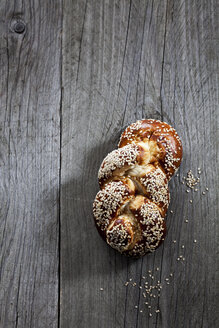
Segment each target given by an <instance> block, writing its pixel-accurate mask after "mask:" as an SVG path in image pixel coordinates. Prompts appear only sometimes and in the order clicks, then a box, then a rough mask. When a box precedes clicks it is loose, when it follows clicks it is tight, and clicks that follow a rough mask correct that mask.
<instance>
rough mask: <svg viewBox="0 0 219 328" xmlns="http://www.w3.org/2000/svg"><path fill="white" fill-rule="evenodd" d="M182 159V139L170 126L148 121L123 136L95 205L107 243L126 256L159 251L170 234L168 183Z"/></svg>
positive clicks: (107, 162)
mask: <svg viewBox="0 0 219 328" xmlns="http://www.w3.org/2000/svg"><path fill="white" fill-rule="evenodd" d="M181 159H182V144H181V141H180V138H179V136H178V134H177V132H176V131H175V129H173V128H172V127H171V126H170V125H168V124H167V123H165V122H161V121H158V120H152V119H149V120H142V121H137V122H136V123H133V124H131V125H130V126H128V127H127V128H126V130H125V131H124V132H123V134H122V136H121V138H120V141H119V145H118V149H116V150H113V151H112V152H111V153H109V154H108V155H107V156H106V157H105V159H104V160H103V162H102V164H101V166H100V169H99V173H98V179H99V185H100V189H101V190H100V191H99V192H98V193H97V195H96V198H95V200H94V204H93V214H94V219H95V223H96V227H97V229H98V231H99V233H100V234H101V236H102V237H103V239H104V240H105V241H106V242H107V243H108V244H109V245H110V246H111V247H113V248H114V249H116V250H118V251H119V252H120V253H123V254H125V255H129V256H133V257H140V256H143V255H145V254H146V253H148V252H152V251H154V250H155V249H156V248H157V247H158V246H159V245H160V244H161V242H162V241H163V240H164V237H165V234H166V223H165V220H164V217H165V215H166V212H167V209H168V206H169V201H170V194H169V189H168V181H169V180H170V179H171V177H172V176H173V174H174V173H175V172H176V170H177V169H178V167H179V165H180V162H181Z"/></svg>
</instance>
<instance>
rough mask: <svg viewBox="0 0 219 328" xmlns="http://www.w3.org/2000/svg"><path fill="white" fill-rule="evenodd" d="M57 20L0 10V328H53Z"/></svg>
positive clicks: (13, 8)
mask: <svg viewBox="0 0 219 328" xmlns="http://www.w3.org/2000/svg"><path fill="white" fill-rule="evenodd" d="M61 13H62V9H61V4H60V2H59V1H51V2H48V1H42V2H41V1H37V0H35V1H1V4H0V16H1V21H0V26H1V28H0V30H1V36H0V53H1V59H0V60H1V64H0V72H1V73H0V95H1V112H0V122H1V123H0V129H1V142H0V151H1V168H0V170H1V227H0V241H1V249H0V259H1V264H0V268H1V283H0V285H1V293H0V302H1V307H0V326H1V327H7V328H11V327H22V328H24V327H31V328H32V327H57V325H58V263H59V260H58V239H59V215H58V214H59V203H58V194H59V191H58V188H59V169H60V160H59V159H60V124H59V122H60V118H59V109H60V92H61V87H60V53H61V49H60V45H61V42H60V41H61V40H60V28H61ZM17 21H23V22H24V23H25V27H24V25H22V23H21V24H20V25H16V22H17ZM15 31H17V32H15Z"/></svg>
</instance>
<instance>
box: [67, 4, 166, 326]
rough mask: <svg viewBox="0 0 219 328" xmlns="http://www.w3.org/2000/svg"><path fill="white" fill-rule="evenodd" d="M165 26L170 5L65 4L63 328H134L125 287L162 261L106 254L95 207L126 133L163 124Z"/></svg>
mask: <svg viewBox="0 0 219 328" xmlns="http://www.w3.org/2000/svg"><path fill="white" fill-rule="evenodd" d="M75 20H76V21H77V24H74V25H72V24H71V22H72V21H75ZM165 22H166V3H165V2H164V1H161V2H152V1H147V2H146V1H132V2H128V1H106V2H102V1H101V2H93V1H87V2H86V3H84V2H83V3H81V2H79V1H75V2H73V3H72V2H71V1H65V2H64V26H63V32H64V34H63V35H64V40H63V49H64V51H63V84H64V92H63V103H62V104H63V105H62V109H63V114H62V177H61V179H62V191H61V327H67V326H68V325H70V323H72V322H74V323H75V325H76V326H78V327H88V326H90V325H91V326H92V327H107V328H109V327H133V326H135V325H136V324H137V322H138V320H139V319H138V316H139V313H138V311H136V309H135V305H136V304H138V303H139V300H140V291H139V289H138V288H136V289H135V291H133V290H129V291H128V290H126V287H124V282H125V281H126V280H127V277H133V279H138V280H139V279H140V274H141V271H142V270H145V268H148V267H149V266H151V265H153V263H154V262H155V263H156V262H160V261H161V255H162V249H160V251H159V253H158V255H157V257H156V256H149V257H147V258H145V259H144V261H143V260H139V261H132V260H128V259H127V258H124V257H121V256H120V255H119V254H117V253H116V252H114V251H113V250H112V249H110V248H108V247H107V246H106V245H105V244H104V243H103V241H102V240H101V239H100V237H99V236H98V234H97V232H96V230H95V227H94V223H93V219H92V201H93V199H94V197H95V194H96V192H97V190H98V187H97V183H96V181H97V170H98V167H99V165H100V162H101V160H102V159H103V156H104V155H106V154H107V153H108V151H110V150H112V149H114V148H115V147H116V144H117V142H118V138H119V135H120V132H121V130H122V129H123V128H124V127H125V125H126V124H127V123H128V122H130V121H134V120H135V119H136V118H141V117H142V116H150V117H151V116H152V117H154V118H160V117H161V114H160V110H161V103H160V90H161V76H162V60H163V44H164V33H165ZM156 265H157V264H156ZM100 288H103V289H104V291H100ZM144 320H145V322H147V321H148V319H147V317H145V319H144Z"/></svg>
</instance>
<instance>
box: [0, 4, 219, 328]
mask: <svg viewBox="0 0 219 328" xmlns="http://www.w3.org/2000/svg"><path fill="white" fill-rule="evenodd" d="M0 17H1V19H0V31H1V33H0V72H1V74H0V82H1V86H0V97H1V105H0V106H1V111H0V129H1V142H0V154H1V157H0V161H1V166H0V170H1V212H0V213H1V221H0V242H1V249H0V259H1V264H0V279H1V281H0V288H1V293H0V327H4V328H5V327H7V328H11V327H22V328H26V327H31V328H32V327H40V328H41V327H43V328H44V327H60V328H68V327H77V328H87V327H91V328H99V327H100V328H120V327H121V328H134V327H135V328H141V327H149V328H152V327H153V328H155V327H156V328H158V327H162V328H176V327H177V328H185V327H186V328H187V327H188V328H190V327H191V328H196V327H197V328H200V327H202V328H215V327H217V326H219V318H218V315H217V307H216V306H217V304H218V302H219V299H218V293H217V287H216V282H217V278H216V272H217V270H218V265H217V263H218V262H217V261H216V259H217V254H218V243H217V240H218V234H217V231H218V222H217V214H218V189H219V188H218V187H219V186H218V179H217V177H218V160H219V158H218V137H219V136H218V122H219V119H218V114H219V113H218V104H219V96H218V89H219V67H218V65H219V64H218V63H219V58H218V53H219V32H218V31H219V26H218V24H219V12H218V6H217V1H216V0H195V1H188V0H177V1H174V0H163V1H161V0H102V1H95V0H74V1H72V0H55V1H47V0H45V1H40V0H31V1H28V0H23V1H20V0H18V1H13V0H9V1H6V0H3V1H1V3H0ZM17 22H20V23H21V24H18V25H16V23H17ZM23 23H24V24H23ZM22 24H23V25H22ZM145 117H146V118H149V117H152V118H157V119H162V120H164V121H167V122H168V123H170V124H172V125H173V126H174V127H175V128H176V129H177V131H178V132H179V135H180V136H181V138H182V140H183V146H184V159H183V162H182V165H181V167H180V170H179V172H178V175H176V176H175V177H174V178H173V179H172V181H171V183H170V188H171V204H170V207H169V211H168V215H167V225H168V235H167V238H166V240H165V242H164V244H163V245H162V246H161V247H160V248H159V249H158V250H157V251H156V252H155V253H153V254H150V255H148V256H145V257H144V258H143V259H139V260H132V259H128V258H126V257H123V256H121V255H120V254H118V253H117V252H115V251H114V250H113V249H111V248H110V247H108V246H107V245H106V244H105V243H104V242H103V241H102V240H101V238H100V237H99V235H98V233H97V231H96V229H95V226H94V222H93V218H92V202H93V199H94V197H95V195H96V192H97V191H98V184H97V172H98V168H99V165H100V163H101V161H102V159H103V158H104V156H105V155H106V154H107V153H108V152H109V151H111V150H113V149H115V148H116V147H117V143H118V140H119V136H120V134H121V132H122V130H123V129H124V128H125V127H126V126H127V125H128V124H129V123H131V122H134V121H136V120H137V119H141V118H145ZM198 168H201V173H200V174H198V171H197V169H198ZM190 169H191V170H192V172H193V173H194V174H195V176H200V183H199V184H198V185H197V191H191V190H190V189H189V188H187V187H186V186H185V184H183V183H182V182H184V179H183V177H185V176H186V174H187V172H188V170H190ZM206 188H208V190H206ZM187 190H188V191H189V192H187ZM203 192H204V194H203ZM190 200H191V201H192V202H190ZM186 219H188V222H187V223H186V222H185V220H186ZM175 240H176V242H173V241H175ZM194 240H196V241H197V242H194ZM182 246H184V248H182ZM180 256H181V257H182V258H185V260H182V259H181V258H180ZM178 258H180V260H177V259H178ZM158 269H159V270H158ZM148 271H151V273H150V272H148ZM150 274H152V275H153V277H154V278H153V279H152V278H151V277H150V276H149V275H150ZM144 277H145V278H144ZM129 279H132V280H131V282H129V284H128V286H125V285H124V283H125V282H126V281H129ZM166 279H169V280H166ZM158 280H159V281H161V283H162V286H163V288H162V291H161V294H160V297H153V296H152V297H150V296H147V298H144V297H143V294H142V293H143V291H144V282H146V281H147V282H148V284H149V285H156V283H157V281H158ZM134 282H135V283H136V286H133V285H132V284H133V283H134ZM139 286H143V288H142V289H140V288H139ZM101 289H103V290H101ZM154 294H156V293H154V292H153V294H152V295H154ZM147 299H148V300H147ZM145 302H148V304H145ZM135 306H136V307H137V308H135ZM148 306H149V307H150V306H151V308H148ZM156 310H159V311H160V312H159V313H156V312H155V311H156ZM141 311H142V312H141ZM150 313H151V314H152V316H151V317H150V316H149V314H150Z"/></svg>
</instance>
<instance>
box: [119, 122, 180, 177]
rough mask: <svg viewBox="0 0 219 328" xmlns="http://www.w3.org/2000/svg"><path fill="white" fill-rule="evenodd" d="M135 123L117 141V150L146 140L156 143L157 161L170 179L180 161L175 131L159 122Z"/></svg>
mask: <svg viewBox="0 0 219 328" xmlns="http://www.w3.org/2000/svg"><path fill="white" fill-rule="evenodd" d="M136 123H137V124H136ZM136 123H134V124H131V125H130V126H128V127H127V128H126V129H125V131H124V132H123V134H122V136H121V138H120V141H119V145H118V146H119V148H122V147H124V146H125V145H127V144H132V143H138V142H140V141H143V142H145V141H146V140H147V141H148V140H149V142H152V141H154V142H156V144H157V146H158V147H159V153H158V154H157V159H158V161H159V163H160V165H161V166H162V167H163V168H164V170H165V173H166V175H167V178H168V179H170V178H171V177H172V176H173V174H174V173H175V171H176V170H177V168H178V167H179V165H180V162H181V160H182V143H181V140H180V138H179V136H178V134H177V132H176V130H175V129H174V128H173V127H171V126H170V125H169V124H167V123H166V122H161V121H159V120H152V119H150V120H142V121H137V122H136Z"/></svg>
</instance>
